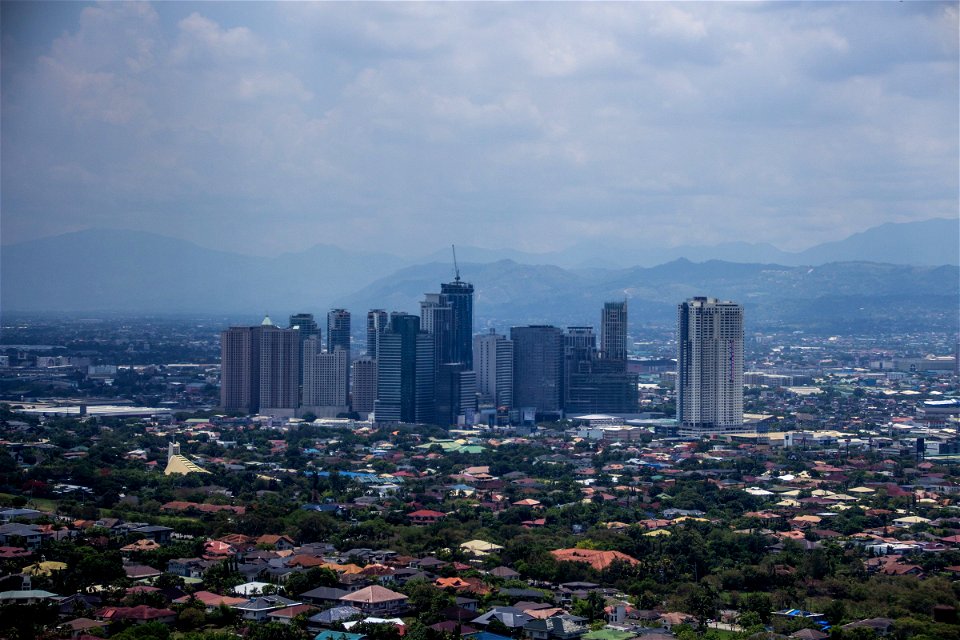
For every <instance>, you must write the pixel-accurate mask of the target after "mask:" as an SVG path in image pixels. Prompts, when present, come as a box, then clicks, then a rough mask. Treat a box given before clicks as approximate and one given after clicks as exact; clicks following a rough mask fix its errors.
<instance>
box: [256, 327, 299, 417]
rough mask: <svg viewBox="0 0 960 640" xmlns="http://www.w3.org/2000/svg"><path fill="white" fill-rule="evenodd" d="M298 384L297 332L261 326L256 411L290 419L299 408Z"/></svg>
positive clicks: (296, 330) (295, 330)
mask: <svg viewBox="0 0 960 640" xmlns="http://www.w3.org/2000/svg"><path fill="white" fill-rule="evenodd" d="M268 321H269V318H268V319H267V320H264V323H266V322H268ZM299 382H300V331H299V330H298V329H281V328H280V327H277V326H275V325H274V324H272V323H271V324H263V325H261V326H260V411H261V412H262V413H276V414H289V415H291V416H292V415H293V414H294V412H296V410H297V408H298V407H299V406H300V384H299Z"/></svg>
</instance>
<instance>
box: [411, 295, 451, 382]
mask: <svg viewBox="0 0 960 640" xmlns="http://www.w3.org/2000/svg"><path fill="white" fill-rule="evenodd" d="M420 330H421V331H423V332H425V333H429V334H430V335H431V336H433V355H434V363H435V365H436V366H437V367H439V366H440V365H441V364H444V363H448V362H459V360H456V359H455V358H456V356H455V355H454V352H453V346H454V342H453V341H454V334H453V307H451V306H450V305H449V304H448V303H447V300H446V298H445V296H444V295H443V294H440V293H426V294H424V296H423V300H421V301H420Z"/></svg>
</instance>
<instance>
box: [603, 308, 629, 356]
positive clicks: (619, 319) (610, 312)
mask: <svg viewBox="0 0 960 640" xmlns="http://www.w3.org/2000/svg"><path fill="white" fill-rule="evenodd" d="M600 357H602V358H603V359H604V360H617V361H620V362H623V363H624V369H626V362H627V301H626V300H624V301H623V302H605V303H604V304H603V311H602V312H601V314H600Z"/></svg>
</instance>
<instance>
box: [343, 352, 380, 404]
mask: <svg viewBox="0 0 960 640" xmlns="http://www.w3.org/2000/svg"><path fill="white" fill-rule="evenodd" d="M350 385H351V387H350V388H351V391H350V405H351V407H352V408H353V410H354V411H356V412H357V413H359V414H360V416H361V417H366V416H367V414H369V413H370V412H371V411H373V403H374V402H376V400H377V360H376V359H375V358H371V357H369V356H368V357H364V358H358V359H356V360H354V361H353V364H352V365H351V374H350Z"/></svg>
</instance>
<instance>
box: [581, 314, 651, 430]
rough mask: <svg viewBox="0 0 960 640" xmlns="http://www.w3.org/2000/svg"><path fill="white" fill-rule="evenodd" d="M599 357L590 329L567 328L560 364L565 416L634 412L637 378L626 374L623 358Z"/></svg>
mask: <svg viewBox="0 0 960 640" xmlns="http://www.w3.org/2000/svg"><path fill="white" fill-rule="evenodd" d="M605 311H606V309H605ZM608 335H609V334H608ZM601 342H602V340H601ZM600 356H601V352H599V351H598V350H597V340H596V334H595V333H594V332H593V327H569V328H568V329H567V332H566V334H565V335H564V363H563V373H564V377H563V409H564V412H565V413H566V414H567V415H577V414H584V413H635V412H636V411H637V408H638V391H637V376H636V374H631V373H627V370H626V364H627V363H626V359H624V360H612V359H604V358H601V357H600Z"/></svg>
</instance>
